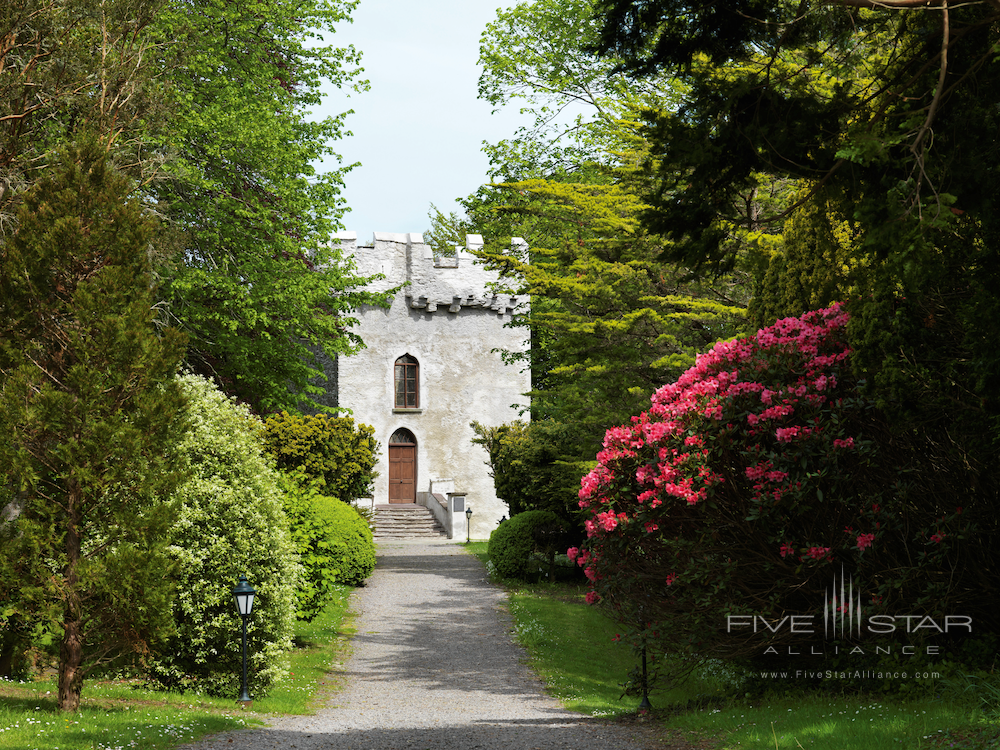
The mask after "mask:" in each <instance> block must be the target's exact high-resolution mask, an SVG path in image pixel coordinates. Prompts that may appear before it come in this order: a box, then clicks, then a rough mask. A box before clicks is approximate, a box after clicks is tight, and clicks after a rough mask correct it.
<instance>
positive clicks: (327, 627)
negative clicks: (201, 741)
mask: <svg viewBox="0 0 1000 750" xmlns="http://www.w3.org/2000/svg"><path fill="white" fill-rule="evenodd" d="M350 594H351V589H350V588H348V587H341V588H340V590H339V591H338V594H337V597H336V600H335V601H334V602H333V603H332V604H331V605H330V606H329V607H327V609H326V610H325V611H324V612H323V614H322V615H321V616H320V617H318V618H316V620H314V621H313V622H312V623H311V624H306V623H299V627H298V630H297V634H296V645H297V647H296V649H295V650H294V651H293V652H292V654H291V674H290V675H289V679H288V680H286V681H285V682H283V683H281V684H280V685H276V686H274V687H273V688H272V690H271V692H270V694H269V695H267V696H266V697H265V698H260V699H255V700H254V703H253V706H252V709H251V710H250V711H249V712H244V711H242V710H241V709H239V708H237V706H236V700H235V699H236V696H233V698H232V699H228V698H210V697H208V696H202V695H195V694H191V693H187V694H178V693H167V692H162V691H153V690H146V689H143V688H142V687H141V685H140V684H139V683H138V682H133V681H124V680H110V681H100V680H91V681H88V682H86V683H84V687H83V700H82V707H81V710H80V711H79V712H78V713H76V714H61V713H59V712H58V711H57V710H56V700H55V695H56V692H57V686H56V683H55V680H54V679H46V680H38V681H33V682H29V683H15V682H5V681H0V748H6V749H9V750H56V749H57V748H58V750H129V749H130V748H136V749H137V750H140V749H141V750H166V749H167V748H174V747H177V746H178V745H182V744H184V743H187V742H192V741H194V740H196V739H198V738H200V737H203V736H205V735H207V734H215V733H217V732H224V731H227V730H232V729H241V728H244V727H248V726H259V725H261V724H262V723H263V722H261V721H260V719H259V718H257V715H258V714H261V713H291V714H304V713H312V712H313V711H314V710H315V708H316V706H317V703H318V700H319V699H321V698H322V696H323V695H324V694H325V693H326V692H328V691H330V690H332V689H335V688H336V687H337V684H338V672H337V669H336V667H337V665H338V664H339V663H341V662H342V661H343V659H344V658H345V657H346V654H347V650H348V647H349V635H350V633H351V632H353V631H351V630H350V628H349V623H350V620H351V617H350V613H349V611H348V604H349V598H350ZM251 697H252V696H251Z"/></svg>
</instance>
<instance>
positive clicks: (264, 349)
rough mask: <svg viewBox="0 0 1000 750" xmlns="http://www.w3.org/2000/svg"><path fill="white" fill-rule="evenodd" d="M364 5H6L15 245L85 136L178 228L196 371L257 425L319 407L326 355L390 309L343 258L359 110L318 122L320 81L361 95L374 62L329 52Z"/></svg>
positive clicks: (9, 183) (168, 274)
mask: <svg viewBox="0 0 1000 750" xmlns="http://www.w3.org/2000/svg"><path fill="white" fill-rule="evenodd" d="M353 7H354V3H352V2H349V1H348V2H329V3H328V2H322V1H321V0H306V1H305V2H298V3H295V4H294V5H289V4H287V3H282V2H278V0H246V1H245V2H239V3H228V4H227V3H216V2H209V1H208V0H196V1H195V2H194V3H181V2H177V0H102V1H100V2H98V0H73V2H67V3H62V2H51V1H50V0H13V1H12V2H9V3H5V4H4V5H3V6H2V7H0V38H3V39H4V40H5V41H4V43H3V44H2V45H0V66H2V69H3V75H2V76H0V101H2V103H3V104H4V106H5V108H4V112H5V114H3V115H0V242H2V241H3V240H4V238H5V237H8V236H9V235H10V233H11V232H13V231H14V228H15V223H16V222H15V221H14V217H15V213H16V208H17V203H18V201H19V196H20V195H22V194H23V192H24V191H25V190H26V189H28V188H29V187H30V186H31V185H32V184H34V182H35V181H37V180H38V179H39V178H40V175H41V174H42V172H43V171H44V168H45V165H46V163H47V161H46V155H47V154H50V153H51V152H52V151H53V149H55V148H57V147H58V145H59V144H60V143H61V142H63V141H64V140H66V139H72V138H73V137H74V134H76V133H77V132H79V131H80V130H81V129H89V130H92V131H95V132H99V133H101V134H103V136H104V137H103V143H104V144H105V148H106V149H107V151H108V153H109V154H110V156H111V158H112V161H113V162H114V164H115V165H116V167H117V168H118V169H119V170H121V171H123V172H125V173H126V174H128V175H129V176H131V177H132V178H133V179H135V180H136V181H137V182H138V183H139V184H140V186H141V187H142V190H143V192H144V194H145V195H146V199H147V200H148V202H149V203H150V204H155V206H156V210H157V212H158V213H159V215H160V216H161V218H162V219H163V220H164V221H163V232H164V235H165V238H166V239H169V241H165V242H163V243H161V244H160V249H161V255H160V257H158V258H156V259H154V260H155V263H154V265H155V269H154V270H155V272H156V273H157V274H158V276H159V278H161V279H162V280H163V284H162V286H161V289H162V294H163V298H164V302H166V303H168V304H169V308H170V311H171V314H172V315H173V316H174V320H175V321H176V322H177V323H178V324H179V325H180V326H181V327H182V328H183V329H184V330H185V332H186V333H187V334H188V336H189V339H190V343H191V345H190V349H189V366H190V367H191V368H192V369H194V370H197V371H200V372H202V373H205V374H210V375H213V376H215V377H216V378H217V379H218V380H219V381H220V382H222V383H223V384H224V386H225V387H226V388H227V390H228V391H229V392H231V393H234V394H237V395H239V396H240V397H242V398H243V399H245V400H247V401H249V402H251V403H253V404H254V406H255V408H257V409H258V410H260V411H268V410H278V409H281V408H292V409H294V408H295V407H296V406H304V407H307V408H308V407H309V402H310V396H311V394H312V393H313V392H314V391H316V390H318V389H319V388H320V386H316V385H313V384H311V383H310V378H312V377H315V376H317V375H319V372H320V371H319V368H318V367H317V366H316V359H315V358H316V356H317V355H318V354H319V353H325V354H326V355H334V354H337V353H346V352H350V351H353V350H354V349H356V348H357V347H359V346H361V342H360V341H359V340H358V338H357V336H355V335H353V334H352V332H351V326H352V324H353V322H354V321H353V319H352V318H351V313H350V311H351V309H353V308H354V307H356V306H357V305H359V304H362V303H378V302H381V301H382V299H381V298H374V297H372V296H370V295H366V294H364V293H361V292H359V291H358V287H360V286H361V285H362V284H363V282H364V279H361V278H359V277H358V276H357V275H356V274H355V273H354V272H353V271H352V268H351V266H350V263H349V262H347V261H346V260H345V259H343V258H340V257H338V256H337V254H336V253H335V252H333V251H331V250H330V249H329V240H330V237H331V233H332V232H333V231H334V230H335V229H337V228H339V219H340V216H341V215H342V213H343V211H344V206H343V201H342V198H341V195H340V191H341V188H342V185H343V176H344V174H345V173H346V171H347V170H348V169H350V166H346V165H345V166H340V167H337V168H335V169H333V170H331V171H329V172H328V173H326V174H322V175H319V174H316V172H315V169H314V167H313V164H314V163H315V162H316V161H318V160H319V159H320V158H321V157H324V156H331V155H334V154H333V151H332V146H331V144H332V143H333V142H334V141H335V140H336V139H337V138H339V137H340V136H341V135H342V134H343V133H344V132H345V131H344V118H345V117H346V115H347V113H346V112H345V113H343V114H341V115H338V116H333V117H328V118H326V119H323V120H319V121H313V120H311V119H310V110H311V109H312V108H314V107H315V106H316V105H317V104H318V103H319V101H320V98H321V92H320V84H321V82H323V81H328V82H330V83H332V84H333V85H335V86H339V87H344V88H351V87H355V88H363V87H364V86H365V85H366V84H365V82H364V81H361V80H360V79H359V75H360V73H361V69H360V67H359V59H360V54H359V53H358V52H357V51H356V50H355V49H354V48H353V47H343V48H340V47H336V46H333V45H329V44H326V43H324V42H323V41H322V40H321V36H325V35H332V34H333V32H334V30H335V27H336V26H338V25H340V24H342V23H346V22H348V21H349V20H350V19H349V14H350V11H351V10H352V9H353Z"/></svg>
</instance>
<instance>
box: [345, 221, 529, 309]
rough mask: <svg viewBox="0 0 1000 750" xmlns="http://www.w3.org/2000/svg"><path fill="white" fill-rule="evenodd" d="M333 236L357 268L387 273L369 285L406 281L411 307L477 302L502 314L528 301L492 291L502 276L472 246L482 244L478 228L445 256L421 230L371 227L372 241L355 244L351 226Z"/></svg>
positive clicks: (519, 242)
mask: <svg viewBox="0 0 1000 750" xmlns="http://www.w3.org/2000/svg"><path fill="white" fill-rule="evenodd" d="M337 239H339V240H340V244H341V249H342V252H343V254H344V256H345V257H351V258H353V259H354V262H355V264H356V265H357V269H358V272H359V273H360V274H362V275H364V276H373V275H376V274H380V275H382V276H384V277H385V278H384V280H382V281H379V282H376V283H375V284H373V285H372V288H373V289H374V290H375V291H383V290H385V289H391V288H393V287H396V286H400V285H401V284H406V287H405V288H404V290H403V291H402V294H404V295H405V297H406V300H407V304H408V305H409V306H410V307H411V308H414V309H419V310H423V311H425V312H428V313H434V312H437V311H439V310H444V311H447V312H449V313H458V312H460V311H461V310H462V309H463V308H478V309H487V310H492V311H493V312H495V313H497V314H498V315H501V316H503V315H509V314H511V313H512V312H514V311H516V310H517V309H518V308H519V307H520V306H521V305H522V304H524V303H525V302H526V300H522V299H519V298H517V297H515V296H512V295H507V294H498V293H497V292H496V291H494V289H495V285H496V284H497V283H498V282H499V280H500V277H499V274H498V273H497V272H496V271H493V270H490V269H488V268H486V267H485V266H484V265H483V263H482V261H481V260H479V258H477V257H476V255H475V251H477V250H479V249H481V248H482V247H483V238H482V236H480V235H478V234H470V235H467V236H466V243H465V247H464V248H459V249H457V251H456V253H455V255H446V256H442V255H435V254H434V248H432V247H431V246H430V245H428V244H426V243H425V242H424V238H423V235H420V234H413V233H408V234H394V233H389V232H375V235H374V237H373V238H372V243H371V244H370V245H358V243H357V234H356V233H355V232H344V233H341V234H338V235H337ZM511 246H512V248H513V249H515V250H516V251H518V252H523V251H524V250H526V248H527V244H526V243H525V241H524V240H523V239H521V238H520V237H514V238H513V239H512V240H511Z"/></svg>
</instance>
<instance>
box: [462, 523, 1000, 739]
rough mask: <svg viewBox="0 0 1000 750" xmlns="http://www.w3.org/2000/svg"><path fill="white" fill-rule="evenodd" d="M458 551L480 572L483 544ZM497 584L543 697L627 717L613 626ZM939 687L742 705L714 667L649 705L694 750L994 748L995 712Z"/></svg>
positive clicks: (558, 594)
mask: <svg viewBox="0 0 1000 750" xmlns="http://www.w3.org/2000/svg"><path fill="white" fill-rule="evenodd" d="M465 546H466V548H467V549H468V550H469V551H470V552H471V553H473V554H475V555H476V556H477V557H479V558H480V559H481V560H483V562H484V564H485V562H486V559H487V557H486V548H487V544H486V542H473V543H472V544H469V545H465ZM497 583H499V584H500V585H503V586H504V587H505V588H506V590H507V592H508V595H509V601H510V609H511V613H512V615H513V617H514V623H515V632H516V634H517V638H518V640H519V642H520V643H521V644H522V645H523V646H524V647H525V649H526V650H527V651H528V654H529V656H530V659H531V665H532V667H533V668H534V669H535V671H536V672H537V673H538V674H539V675H540V676H541V677H542V678H543V680H544V681H545V684H546V685H547V688H548V690H549V691H550V692H551V694H552V695H554V696H555V697H557V698H559V700H560V701H562V702H563V704H564V705H565V706H566V707H567V708H570V709H571V710H574V711H580V712H583V713H587V714H591V715H599V716H617V717H619V718H621V719H623V720H624V719H625V718H626V717H627V716H628V715H629V714H633V715H634V714H635V712H636V708H637V706H638V699H637V698H633V697H625V698H621V697H620V696H621V693H622V691H621V688H620V685H621V684H622V683H623V682H625V679H626V676H627V673H628V671H629V669H630V668H631V667H632V666H633V665H635V663H636V657H635V655H634V654H633V653H632V651H631V649H630V648H629V647H627V646H626V645H624V644H622V643H619V642H615V641H614V640H613V639H614V637H615V635H616V626H615V624H614V623H613V622H611V621H610V620H608V619H607V618H606V617H604V616H603V614H602V613H601V612H600V611H599V610H598V609H596V608H594V607H591V606H589V605H587V604H586V603H585V602H584V601H583V596H584V593H585V591H586V588H585V587H584V586H582V584H567V583H560V584H549V583H541V584H526V583H521V582H515V581H497ZM941 687H942V689H941V690H940V691H938V693H939V694H938V695H935V696H929V697H917V698H912V699H903V698H895V697H886V696H879V697H872V696H868V695H859V694H842V695H837V696H836V697H833V696H831V695H830V694H821V693H816V694H809V693H805V692H803V691H801V690H788V691H786V693H785V694H779V693H775V694H773V695H767V696H764V697H760V698H756V699H749V698H748V697H747V696H746V694H745V693H743V694H741V693H739V691H737V690H736V689H735V686H734V684H733V682H732V680H731V679H730V678H727V677H726V670H725V669H724V667H722V665H721V664H715V665H709V666H708V667H707V668H705V669H704V670H702V671H701V672H699V673H696V674H694V675H692V676H690V677H689V678H687V679H686V680H685V681H683V682H682V683H680V684H675V685H672V686H671V689H669V690H658V691H654V692H653V694H652V695H651V697H650V700H651V702H652V704H653V707H654V710H653V711H652V715H653V717H654V719H655V720H656V721H657V722H658V723H659V727H660V730H661V733H662V734H663V736H664V737H666V736H670V737H671V738H672V741H673V742H678V741H683V738H690V739H691V741H692V743H693V742H695V741H697V743H698V744H697V747H699V748H706V747H709V748H716V749H717V750H735V749H736V748H775V749H777V750H782V749H783V748H807V749H809V750H811V749H813V748H815V749H816V750H855V749H857V750H883V749H885V750H888V749H889V748H894V749H899V748H955V749H956V750H960V749H961V750H985V749H986V748H1000V720H998V718H997V717H998V713H997V710H996V709H995V708H994V709H993V710H990V709H989V708H987V710H986V711H985V712H984V710H983V708H982V706H981V705H980V703H979V701H976V700H974V699H975V697H976V696H975V695H971V696H970V695H967V694H965V693H964V692H963V691H962V690H961V689H960V687H949V686H947V685H942V686H941ZM986 690H987V689H983V690H980V691H979V693H980V694H985V693H986ZM737 695H739V696H740V697H735V696H737ZM970 698H971V699H973V700H970ZM997 698H998V700H1000V696H997ZM994 705H995V704H994ZM671 747H678V746H677V745H671ZM692 747H694V744H692Z"/></svg>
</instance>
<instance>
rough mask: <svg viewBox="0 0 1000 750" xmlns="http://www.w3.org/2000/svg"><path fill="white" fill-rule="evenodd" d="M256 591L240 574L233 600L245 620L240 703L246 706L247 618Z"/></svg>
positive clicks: (248, 696)
mask: <svg viewBox="0 0 1000 750" xmlns="http://www.w3.org/2000/svg"><path fill="white" fill-rule="evenodd" d="M256 593H257V590H256V589H255V588H254V587H253V586H251V585H250V584H249V583H247V577H246V576H240V580H239V582H238V583H237V584H236V588H234V589H233V601H234V602H236V611H237V612H239V613H240V619H241V620H243V687H242V688H241V690H240V698H239V701H238V703H242V704H243V705H244V706H248V705H249V704H250V694H249V693H248V692H247V618H248V617H249V616H250V612H251V611H252V610H253V597H254V594H256Z"/></svg>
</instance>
